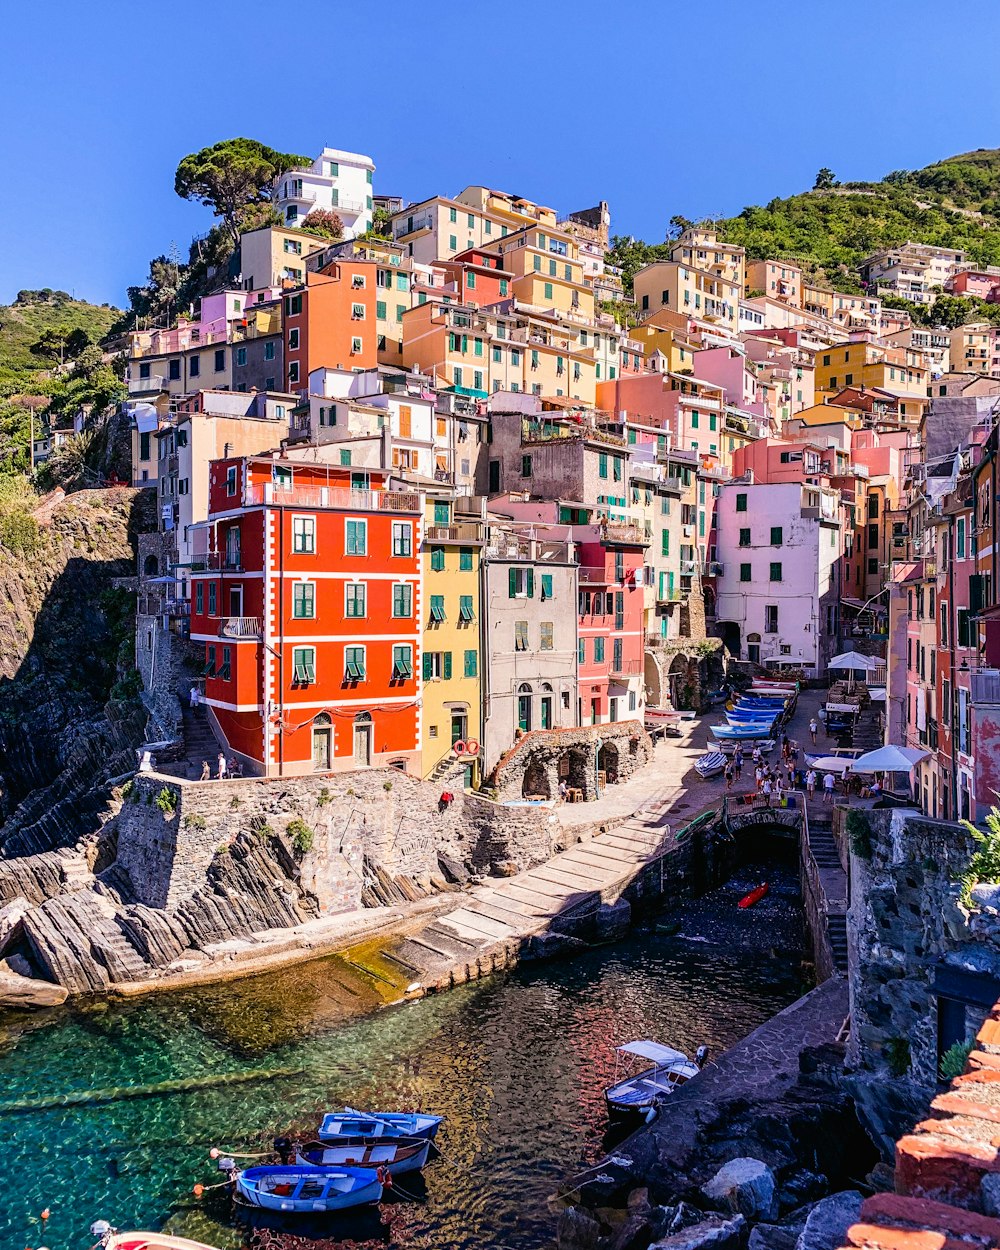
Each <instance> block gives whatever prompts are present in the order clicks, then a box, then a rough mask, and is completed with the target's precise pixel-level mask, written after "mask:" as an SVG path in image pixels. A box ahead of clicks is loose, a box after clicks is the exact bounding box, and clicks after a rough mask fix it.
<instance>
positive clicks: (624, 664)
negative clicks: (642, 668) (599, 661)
mask: <svg viewBox="0 0 1000 1250" xmlns="http://www.w3.org/2000/svg"><path fill="white" fill-rule="evenodd" d="M638 672H639V661H638V660H618V661H617V663H616V662H615V660H612V661H611V665H610V667H609V669H608V676H609V677H611V678H612V679H613V680H615V681H627V680H628V679H629V678H630V677H635V676H636V675H637V673H638Z"/></svg>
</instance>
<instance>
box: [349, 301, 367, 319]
mask: <svg viewBox="0 0 1000 1250" xmlns="http://www.w3.org/2000/svg"><path fill="white" fill-rule="evenodd" d="M364 319H365V306H364V304H352V305H351V320H352V321H364Z"/></svg>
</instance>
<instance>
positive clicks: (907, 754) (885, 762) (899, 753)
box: [851, 746, 930, 773]
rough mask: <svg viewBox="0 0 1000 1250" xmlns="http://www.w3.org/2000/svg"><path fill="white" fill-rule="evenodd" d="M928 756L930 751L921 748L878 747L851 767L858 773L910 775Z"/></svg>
mask: <svg viewBox="0 0 1000 1250" xmlns="http://www.w3.org/2000/svg"><path fill="white" fill-rule="evenodd" d="M928 755H930V751H922V750H920V748H919V747H896V746H886V747H878V748H876V750H874V751H867V752H866V753H865V754H864V755H861V756H859V757H858V758H857V759H856V760H855V761H854V763H853V764H852V765H851V767H852V768H853V770H854V771H855V772H856V773H908V772H909V771H910V769H911V768H913V767H914V765H915V764H919V763H920V761H921V760H925V759H926V758H927V756H928Z"/></svg>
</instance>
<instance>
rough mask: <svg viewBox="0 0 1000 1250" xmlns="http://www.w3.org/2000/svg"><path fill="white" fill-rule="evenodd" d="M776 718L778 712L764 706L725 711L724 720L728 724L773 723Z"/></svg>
mask: <svg viewBox="0 0 1000 1250" xmlns="http://www.w3.org/2000/svg"><path fill="white" fill-rule="evenodd" d="M777 719H778V713H777V712H775V711H768V710H767V709H766V708H756V707H748V708H743V709H742V710H741V709H739V708H736V709H734V710H733V711H732V712H727V713H726V720H727V721H728V722H729V724H730V725H737V726H738V725H768V726H770V725H773V724H774V722H775V721H776V720H777Z"/></svg>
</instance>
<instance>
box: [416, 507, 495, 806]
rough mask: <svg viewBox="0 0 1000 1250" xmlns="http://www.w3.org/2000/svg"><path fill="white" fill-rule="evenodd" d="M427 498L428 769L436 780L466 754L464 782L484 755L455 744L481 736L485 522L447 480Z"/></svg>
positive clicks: (423, 716)
mask: <svg viewBox="0 0 1000 1250" xmlns="http://www.w3.org/2000/svg"><path fill="white" fill-rule="evenodd" d="M424 506H425V514H424V516H425V524H424V541H423V548H422V563H423V580H424V589H423V594H422V603H421V618H422V628H423V639H422V643H423V661H422V664H423V694H422V701H421V707H420V726H421V747H422V759H423V767H422V775H423V776H424V777H431V778H433V779H435V780H437V779H438V778H442V777H444V776H445V774H446V773H448V772H449V771H450V769H451V767H452V766H453V765H454V766H456V767H457V766H458V763H459V761H460V760H462V759H466V760H468V767H467V769H466V778H465V780H466V784H467V785H477V784H478V781H479V765H478V757H476V756H463V755H459V754H458V753H456V751H455V744H456V743H458V742H463V743H468V742H469V741H470V740H472V741H473V742H481V741H482V721H481V707H482V696H481V686H480V681H481V673H482V646H481V642H480V628H481V621H482V612H481V605H480V590H479V585H480V581H479V569H480V561H481V557H482V548H483V525H482V522H481V520H480V519H478V518H477V517H468V518H466V517H463V516H462V515H461V514H459V515H457V516H456V513H455V497H454V492H453V491H452V490H451V489H449V488H445V487H442V488H437V489H433V490H429V491H428V492H427V493H426V495H425V498H424Z"/></svg>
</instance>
